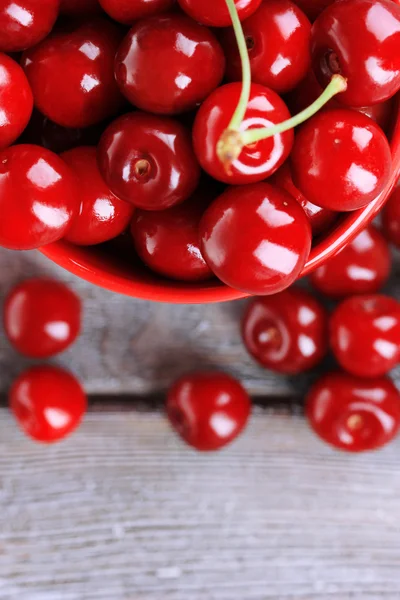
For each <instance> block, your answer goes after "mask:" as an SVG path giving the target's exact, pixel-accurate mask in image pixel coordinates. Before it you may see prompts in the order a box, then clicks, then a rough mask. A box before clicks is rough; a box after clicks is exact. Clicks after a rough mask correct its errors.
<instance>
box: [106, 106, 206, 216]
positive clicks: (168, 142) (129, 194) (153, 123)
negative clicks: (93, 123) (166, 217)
mask: <svg viewBox="0 0 400 600" xmlns="http://www.w3.org/2000/svg"><path fill="white" fill-rule="evenodd" d="M98 160H99V166H100V172H101V173H102V175H103V177H104V179H105V181H106V183H107V184H108V186H109V187H110V189H111V190H112V192H113V193H114V194H115V195H116V196H118V197H119V198H122V199H123V200H126V201H127V202H131V203H132V204H133V205H134V206H137V207H139V208H143V209H145V210H163V209H165V208H169V207H170V206H173V205H174V204H179V203H180V202H183V201H184V200H186V199H187V198H189V196H190V195H191V194H192V193H193V192H194V190H195V189H196V187H197V183H198V181H199V177H200V169H199V165H198V163H197V161H196V157H195V156H194V153H193V150H192V146H191V142H190V136H189V134H188V132H187V131H186V129H185V128H184V127H183V125H181V124H180V123H178V122H177V121H174V120H172V119H169V118H167V117H158V116H155V115H148V114H145V113H139V112H136V113H129V114H126V115H124V116H122V117H120V118H119V119H117V120H116V121H114V122H113V123H112V124H111V125H110V126H109V127H108V128H107V129H106V131H105V132H104V134H103V136H102V138H101V140H100V144H99V148H98Z"/></svg>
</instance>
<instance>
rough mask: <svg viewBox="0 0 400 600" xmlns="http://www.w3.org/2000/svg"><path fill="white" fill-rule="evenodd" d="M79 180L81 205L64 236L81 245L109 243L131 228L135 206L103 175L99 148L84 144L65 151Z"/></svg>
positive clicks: (66, 157) (66, 160) (64, 158)
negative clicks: (116, 193) (121, 197)
mask: <svg viewBox="0 0 400 600" xmlns="http://www.w3.org/2000/svg"><path fill="white" fill-rule="evenodd" d="M62 159H63V160H64V161H65V162H66V163H67V165H69V167H71V170H72V171H73V172H74V173H75V175H76V176H77V179H78V183H79V190H80V199H81V207H80V211H79V214H78V215H77V216H76V217H75V219H74V220H73V221H72V225H71V227H70V228H69V229H68V231H67V234H66V236H65V238H64V239H66V240H67V241H68V242H71V243H73V244H78V245H80V246H92V245H94V244H101V243H102V242H107V241H108V240H111V239H113V238H115V237H117V236H118V235H120V234H121V233H122V232H123V231H125V229H126V228H127V227H128V225H129V223H130V221H131V218H132V215H133V210H134V208H133V206H132V205H131V204H128V202H124V201H123V200H120V199H119V198H117V197H116V196H114V194H113V193H112V192H111V190H110V189H109V187H108V186H107V184H106V183H105V181H104V179H103V178H102V176H101V175H100V171H99V167H98V165H97V151H96V148H94V147H90V146H81V147H80V148H74V149H73V150H69V151H68V152H64V154H63V155H62Z"/></svg>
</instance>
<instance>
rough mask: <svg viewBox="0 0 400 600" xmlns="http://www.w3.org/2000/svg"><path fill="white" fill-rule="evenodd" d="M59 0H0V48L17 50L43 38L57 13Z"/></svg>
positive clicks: (6, 50)
mask: <svg viewBox="0 0 400 600" xmlns="http://www.w3.org/2000/svg"><path fill="white" fill-rule="evenodd" d="M59 8H60V0H40V1H38V0H1V2H0V51H1V52H20V51H21V50H26V49H27V48H31V46H34V45H35V44H37V43H39V42H40V41H41V40H43V39H44V38H45V37H46V36H47V35H48V34H49V33H50V31H51V30H52V28H53V25H54V23H55V22H56V19H57V17H58V12H59Z"/></svg>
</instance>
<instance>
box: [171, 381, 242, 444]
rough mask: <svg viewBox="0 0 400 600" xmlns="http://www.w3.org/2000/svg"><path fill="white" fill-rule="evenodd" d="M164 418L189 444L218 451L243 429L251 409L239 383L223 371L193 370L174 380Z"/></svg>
mask: <svg viewBox="0 0 400 600" xmlns="http://www.w3.org/2000/svg"><path fill="white" fill-rule="evenodd" d="M166 408H167V415H168V419H169V421H170V423H171V425H172V427H173V428H174V429H175V431H176V432H177V433H178V434H179V435H180V437H181V438H182V439H183V440H184V441H185V442H186V443H187V444H189V445H190V446H193V448H196V450H200V451H202V452H207V451H212V450H219V449H220V448H222V447H223V446H226V445H227V444H229V443H230V442H232V440H234V439H235V438H236V437H237V436H238V435H239V434H240V433H241V432H242V431H243V429H244V428H245V426H246V424H247V421H248V419H249V416H250V412H251V403H250V398H249V396H248V394H247V393H246V391H245V390H244V388H243V387H242V385H241V384H240V383H239V381H237V380H236V379H234V378H233V377H231V376H230V375H227V374H225V373H221V372H207V371H205V372H202V371H200V372H197V373H191V374H189V375H185V376H183V377H181V378H180V379H178V381H176V382H175V383H174V385H173V386H172V387H171V389H170V390H169V392H168V397H167V404H166Z"/></svg>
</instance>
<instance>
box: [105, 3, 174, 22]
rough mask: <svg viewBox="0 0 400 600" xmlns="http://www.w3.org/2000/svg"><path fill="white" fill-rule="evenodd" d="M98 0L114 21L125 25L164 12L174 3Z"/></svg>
mask: <svg viewBox="0 0 400 600" xmlns="http://www.w3.org/2000/svg"><path fill="white" fill-rule="evenodd" d="M99 2H100V4H101V6H102V8H103V10H104V11H105V12H106V13H107V14H108V15H109V16H110V17H111V18H112V19H114V21H119V22H120V23H124V24H125V25H131V24H132V23H133V22H134V21H138V20H139V19H144V18H145V17H151V16H153V15H157V14H158V13H163V12H166V11H168V10H170V9H172V8H173V7H174V5H175V0H99Z"/></svg>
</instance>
